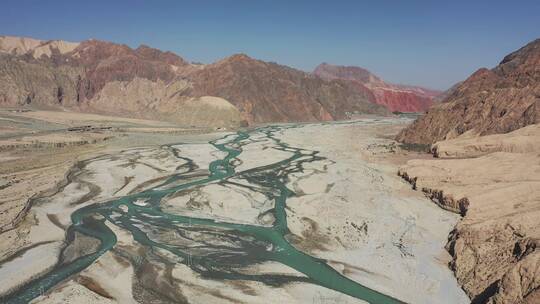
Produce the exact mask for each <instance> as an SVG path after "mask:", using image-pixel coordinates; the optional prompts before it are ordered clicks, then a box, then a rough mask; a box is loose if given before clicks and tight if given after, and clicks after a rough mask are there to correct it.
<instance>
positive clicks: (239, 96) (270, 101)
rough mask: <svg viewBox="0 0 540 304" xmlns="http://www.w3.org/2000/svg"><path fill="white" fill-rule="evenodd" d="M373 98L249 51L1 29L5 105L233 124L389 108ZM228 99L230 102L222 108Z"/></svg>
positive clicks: (0, 100) (0, 81) (0, 90)
mask: <svg viewBox="0 0 540 304" xmlns="http://www.w3.org/2000/svg"><path fill="white" fill-rule="evenodd" d="M207 96H214V97H221V98H224V99H225V101H219V102H217V103H215V102H211V103H208V102H197V100H202V99H204V100H216V99H208V98H206V97H207ZM371 97H372V96H370V95H369V92H366V93H365V94H364V93H362V92H358V91H357V90H355V89H354V88H353V86H351V85H350V84H347V83H345V82H341V81H325V80H322V79H320V78H318V77H315V76H312V75H310V74H307V73H304V72H301V71H298V70H295V69H292V68H289V67H286V66H282V65H278V64H275V63H268V62H263V61H259V60H255V59H251V58H249V57H248V56H245V55H235V56H231V57H229V58H226V59H224V60H221V61H219V62H216V63H214V64H210V65H194V64H189V63H187V62H186V61H185V60H183V59H182V58H181V57H179V56H177V55H175V54H173V53H171V52H163V51H160V50H157V49H153V48H150V47H148V46H144V45H143V46H140V47H138V48H137V49H131V48H130V47H128V46H126V45H121V44H115V43H111V42H104V41H98V40H87V41H83V42H81V43H68V42H64V41H59V40H54V41H40V40H36V39H29V38H19V37H6V36H0V105H4V106H18V105H28V106H37V107H47V108H51V107H52V108H62V109H69V110H75V111H82V112H97V113H102V114H114V115H120V116H130V117H140V118H152V119H155V118H156V117H159V118H162V119H167V120H173V121H175V122H180V123H184V124H189V125H193V124H195V125H201V124H202V125H205V124H210V125H214V124H215V123H219V124H221V123H223V124H225V125H234V124H241V123H242V120H244V121H249V122H253V123H261V122H293V121H323V120H334V119H344V118H347V117H349V115H350V114H351V113H354V112H359V113H374V114H387V113H388V111H386V110H385V109H384V108H382V107H380V106H377V105H373V104H371V103H370V102H369V98H371ZM201 98H202V99H201ZM223 102H227V103H229V104H232V107H229V106H227V107H223V105H224V103H223ZM218 104H219V105H220V106H219V107H217V106H215V105H218ZM211 105H212V106H211ZM210 106H211V107H210ZM198 107H200V108H198ZM223 109H229V110H231V111H232V109H234V111H232V112H230V113H229V114H227V115H224V116H226V117H227V118H226V119H225V120H226V121H220V120H219V119H218V122H216V121H215V119H216V117H219V115H218V114H217V113H219V111H223ZM205 111H213V112H212V113H209V115H208V117H212V119H210V118H208V119H205V117H204V115H202V114H201V113H204V112H205ZM214 112H215V113H214ZM233 112H236V113H233ZM192 117H197V119H192Z"/></svg>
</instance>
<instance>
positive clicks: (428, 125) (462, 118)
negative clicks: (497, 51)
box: [397, 39, 540, 144]
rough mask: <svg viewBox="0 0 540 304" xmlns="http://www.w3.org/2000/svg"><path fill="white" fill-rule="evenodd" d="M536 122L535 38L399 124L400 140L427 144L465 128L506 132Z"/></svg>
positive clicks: (538, 46)
mask: <svg viewBox="0 0 540 304" xmlns="http://www.w3.org/2000/svg"><path fill="white" fill-rule="evenodd" d="M539 122H540V39H537V40H535V41H533V42H531V43H529V44H527V45H526V46H525V47H523V48H521V49H519V50H518V51H516V52H514V53H512V54H510V55H508V56H506V57H505V58H504V59H503V60H502V61H501V63H500V64H499V65H498V66H497V67H495V68H494V69H492V70H488V69H485V68H484V69H480V70H478V71H476V72H475V73H474V74H473V75H471V76H470V77H469V78H468V79H467V80H465V81H464V82H462V83H461V84H459V85H458V86H457V87H456V88H455V89H454V90H453V91H452V92H451V94H450V95H449V96H448V97H447V98H446V99H445V100H443V102H442V103H441V104H439V105H437V106H434V107H432V108H431V109H430V110H429V111H428V113H427V114H426V115H424V116H423V117H421V118H419V119H418V120H416V121H415V122H414V123H413V124H412V125H411V126H409V127H408V128H406V129H404V130H403V131H402V132H401V133H400V134H399V135H398V137H397V139H398V140H399V141H401V142H405V143H420V144H431V143H434V142H436V141H439V140H443V139H451V138H454V137H457V136H459V135H461V134H463V133H465V132H469V133H472V134H479V135H486V134H496V133H506V132H510V131H513V130H516V129H519V128H521V127H524V126H526V125H529V124H535V123H539Z"/></svg>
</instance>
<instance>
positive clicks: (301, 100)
mask: <svg viewBox="0 0 540 304" xmlns="http://www.w3.org/2000/svg"><path fill="white" fill-rule="evenodd" d="M187 78H188V79H190V80H191V81H192V83H193V91H192V93H193V94H194V95H195V96H202V95H212V96H220V97H222V98H225V99H227V100H229V101H230V102H231V103H232V104H234V105H235V106H236V107H237V108H238V109H239V110H240V111H241V112H242V113H243V114H244V115H245V117H246V118H247V119H248V121H249V122H268V121H280V122H286V121H320V120H337V119H345V118H347V117H348V114H349V113H376V114H385V113H387V111H386V110H385V109H384V108H382V107H380V106H377V105H373V104H371V103H370V102H369V100H370V98H371V96H370V95H369V94H368V93H365V94H364V93H362V92H358V91H357V90H355V89H354V88H353V87H351V86H350V85H349V84H347V83H345V82H343V81H326V80H323V79H321V78H319V77H316V76H313V75H310V74H307V73H304V72H301V71H298V70H295V69H292V68H289V67H287V66H283V65H279V64H276V63H269V62H263V61H259V60H255V59H252V58H250V57H248V56H246V55H243V54H240V55H234V56H231V57H228V58H226V59H224V60H221V61H219V62H216V63H214V64H211V65H208V66H205V67H204V68H202V69H197V70H194V71H192V72H189V73H187Z"/></svg>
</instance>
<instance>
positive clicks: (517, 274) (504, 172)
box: [399, 125, 540, 304]
mask: <svg viewBox="0 0 540 304" xmlns="http://www.w3.org/2000/svg"><path fill="white" fill-rule="evenodd" d="M538 143H540V128H539V127H538V125H533V126H529V127H526V128H523V129H519V130H516V131H514V132H510V133H507V134H498V135H490V136H484V137H480V138H471V137H468V138H467V137H464V136H462V137H458V138H456V139H453V140H448V141H441V142H437V143H436V144H434V145H433V149H434V151H436V153H437V154H438V155H439V156H441V157H444V158H446V159H431V160H430V159H417V160H411V161H409V162H407V164H406V165H405V166H403V167H402V168H400V170H399V174H400V175H401V176H403V177H404V178H405V179H406V180H408V181H409V182H411V183H412V184H413V187H414V188H415V189H418V190H421V191H423V192H424V193H425V194H426V195H427V196H428V197H429V198H431V199H432V200H433V201H435V202H436V203H437V204H439V205H440V206H441V207H443V208H446V209H448V210H452V211H455V212H459V213H461V214H462V215H463V216H464V217H463V219H462V220H461V221H460V222H459V223H458V225H457V226H456V228H455V230H454V231H453V232H452V233H451V235H450V238H449V242H448V244H447V249H448V251H449V252H450V254H451V255H452V256H453V262H452V263H451V265H450V266H451V268H452V269H453V270H454V272H455V275H456V277H457V279H458V282H459V283H460V284H461V285H462V287H463V289H464V290H465V291H466V292H467V293H468V295H469V296H470V298H471V299H472V303H477V304H481V303H490V304H494V303H497V304H503V303H504V304H514V303H522V304H524V303H538V299H540V298H539V295H540V293H539V290H540V279H539V277H540V254H539V253H540V251H539V250H538V249H539V248H540V225H539V224H538V223H539V222H538V219H539V218H540V145H539V144H538Z"/></svg>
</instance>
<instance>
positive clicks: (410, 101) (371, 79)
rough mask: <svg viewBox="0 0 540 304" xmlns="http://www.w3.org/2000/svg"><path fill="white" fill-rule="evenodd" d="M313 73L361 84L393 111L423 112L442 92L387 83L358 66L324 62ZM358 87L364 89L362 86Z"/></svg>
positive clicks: (322, 76) (330, 78)
mask: <svg viewBox="0 0 540 304" xmlns="http://www.w3.org/2000/svg"><path fill="white" fill-rule="evenodd" d="M313 74H315V75H317V76H319V77H321V78H323V79H327V80H333V79H341V80H344V81H349V82H356V83H358V84H361V85H362V86H364V87H366V88H368V89H369V90H371V91H372V92H373V94H374V96H375V103H378V104H381V105H384V106H386V107H387V108H388V109H389V110H391V111H400V112H423V111H425V110H426V109H427V108H429V107H430V106H431V105H432V104H433V102H434V98H435V97H436V96H437V95H439V94H441V92H439V91H435V90H430V89H425V88H422V87H417V86H409V85H398V84H391V83H387V82H385V81H384V80H383V79H382V78H380V77H379V76H377V75H375V74H373V73H372V72H370V71H369V70H367V69H365V68H362V67H358V66H342V65H332V64H328V63H326V62H324V63H322V64H320V65H318V66H317V67H316V68H315V70H314V71H313ZM356 87H357V88H359V89H361V90H364V88H362V87H360V86H356Z"/></svg>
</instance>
